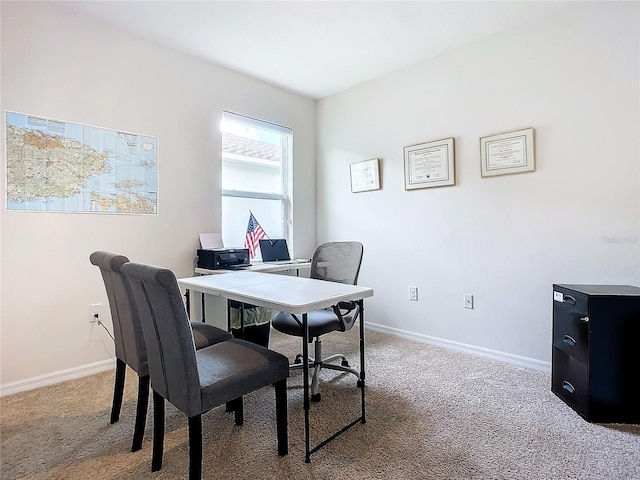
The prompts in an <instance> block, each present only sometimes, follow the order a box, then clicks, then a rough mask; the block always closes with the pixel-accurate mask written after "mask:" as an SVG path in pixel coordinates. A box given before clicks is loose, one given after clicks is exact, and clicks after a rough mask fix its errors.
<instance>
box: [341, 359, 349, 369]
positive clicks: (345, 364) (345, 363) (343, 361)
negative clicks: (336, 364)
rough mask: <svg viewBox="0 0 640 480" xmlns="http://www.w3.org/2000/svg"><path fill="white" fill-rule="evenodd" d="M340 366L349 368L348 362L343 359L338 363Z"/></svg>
mask: <svg viewBox="0 0 640 480" xmlns="http://www.w3.org/2000/svg"><path fill="white" fill-rule="evenodd" d="M340 365H342V366H343V367H349V366H350V365H349V360H347V359H346V358H345V359H344V360H342V362H340Z"/></svg>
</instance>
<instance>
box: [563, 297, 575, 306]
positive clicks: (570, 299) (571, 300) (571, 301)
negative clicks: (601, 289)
mask: <svg viewBox="0 0 640 480" xmlns="http://www.w3.org/2000/svg"><path fill="white" fill-rule="evenodd" d="M562 300H563V301H564V303H568V304H570V305H575V304H576V299H575V298H573V297H572V296H571V295H565V296H564V297H563V299H562Z"/></svg>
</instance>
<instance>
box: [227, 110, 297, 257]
mask: <svg viewBox="0 0 640 480" xmlns="http://www.w3.org/2000/svg"><path fill="white" fill-rule="evenodd" d="M221 130H222V241H223V242H224V245H225V247H229V248H234V247H242V246H243V245H244V237H245V234H246V232H247V223H248V222H249V212H250V211H251V212H253V215H254V216H255V218H256V219H257V220H258V223H260V226H261V227H262V229H263V230H264V231H265V233H266V234H267V235H268V236H269V237H270V238H286V239H288V240H289V226H290V218H291V202H290V193H289V192H290V187H289V181H288V178H289V176H288V172H289V166H290V159H291V158H292V143H293V142H292V140H293V134H292V131H291V129H290V128H287V127H282V126H280V125H275V124H273V123H267V122H263V121H260V120H256V119H254V118H249V117H245V116H242V115H237V114H235V113H230V112H222V124H221Z"/></svg>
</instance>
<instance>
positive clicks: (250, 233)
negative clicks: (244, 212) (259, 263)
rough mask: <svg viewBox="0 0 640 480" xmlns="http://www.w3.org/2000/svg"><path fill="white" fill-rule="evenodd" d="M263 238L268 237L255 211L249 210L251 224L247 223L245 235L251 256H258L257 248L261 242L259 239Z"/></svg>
mask: <svg viewBox="0 0 640 480" xmlns="http://www.w3.org/2000/svg"><path fill="white" fill-rule="evenodd" d="M261 238H268V237H267V234H266V233H264V230H262V227H261V226H260V224H259V223H258V221H257V220H256V217H254V216H253V213H251V212H249V224H248V225H247V235H246V236H245V237H244V246H245V248H248V249H249V256H250V257H251V258H253V257H255V256H256V250H257V249H258V246H259V245H260V243H259V242H258V240H260V239H261Z"/></svg>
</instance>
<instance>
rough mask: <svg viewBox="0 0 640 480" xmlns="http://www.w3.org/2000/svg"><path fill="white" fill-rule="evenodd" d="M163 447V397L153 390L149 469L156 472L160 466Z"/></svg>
mask: <svg viewBox="0 0 640 480" xmlns="http://www.w3.org/2000/svg"><path fill="white" fill-rule="evenodd" d="M163 449H164V398H163V397H162V396H161V395H159V394H158V393H156V392H155V391H154V392H153V454H152V457H151V471H152V472H157V471H158V470H160V469H161V468H162V454H163Z"/></svg>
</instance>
